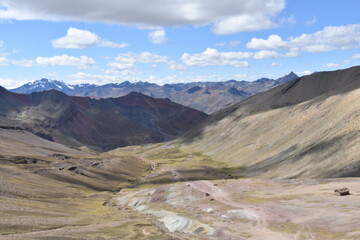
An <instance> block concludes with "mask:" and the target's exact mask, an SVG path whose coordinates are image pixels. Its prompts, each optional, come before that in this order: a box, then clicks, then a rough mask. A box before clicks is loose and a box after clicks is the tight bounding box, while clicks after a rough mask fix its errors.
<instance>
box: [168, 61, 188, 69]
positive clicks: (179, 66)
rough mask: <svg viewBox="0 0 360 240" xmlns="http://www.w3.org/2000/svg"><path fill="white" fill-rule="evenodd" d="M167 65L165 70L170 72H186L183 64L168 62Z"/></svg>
mask: <svg viewBox="0 0 360 240" xmlns="http://www.w3.org/2000/svg"><path fill="white" fill-rule="evenodd" d="M167 64H168V67H167V68H168V69H170V70H179V71H183V70H186V66H184V65H183V64H180V63H177V62H175V61H169V62H168V63H167Z"/></svg>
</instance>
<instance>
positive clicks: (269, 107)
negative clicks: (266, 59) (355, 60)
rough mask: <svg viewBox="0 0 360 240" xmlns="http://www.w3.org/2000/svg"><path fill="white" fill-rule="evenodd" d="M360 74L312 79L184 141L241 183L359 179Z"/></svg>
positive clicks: (260, 98) (207, 124) (233, 112)
mask: <svg viewBox="0 0 360 240" xmlns="http://www.w3.org/2000/svg"><path fill="white" fill-rule="evenodd" d="M359 87H360V67H353V68H349V69H345V70H339V71H334V72H319V73H315V74H312V75H309V76H305V77H302V78H299V79H296V80H293V81H291V82H288V83H286V84H284V85H281V86H278V87H276V88H274V89H271V90H269V91H267V92H265V93H262V94H258V95H255V96H253V97H251V98H249V99H247V100H244V101H242V102H240V103H238V104H236V105H233V106H230V107H228V108H226V109H224V110H222V111H220V112H219V113H217V114H215V115H213V116H211V117H210V118H208V119H207V120H206V121H204V122H203V123H202V124H200V125H199V126H197V127H196V128H195V129H192V130H191V131H190V132H189V134H187V135H186V137H184V138H183V139H182V140H181V143H182V144H183V146H184V147H185V148H190V149H195V150H201V151H203V152H204V153H206V154H208V155H210V156H212V157H213V158H214V159H215V160H216V161H219V162H223V163H227V164H228V165H229V166H230V167H232V168H237V169H238V174H239V175H241V176H262V177H276V178H294V177H303V178H304V177H341V176H360V161H359V159H360V152H359V149H360V145H359V143H360V141H359V140H360V122H359V114H358V113H359V110H360V104H359V102H360V101H359V99H360V89H359Z"/></svg>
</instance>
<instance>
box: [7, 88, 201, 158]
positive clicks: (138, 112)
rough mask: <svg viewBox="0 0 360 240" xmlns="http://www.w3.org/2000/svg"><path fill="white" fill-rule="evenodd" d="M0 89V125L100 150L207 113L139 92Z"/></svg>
mask: <svg viewBox="0 0 360 240" xmlns="http://www.w3.org/2000/svg"><path fill="white" fill-rule="evenodd" d="M0 91H1V93H0V124H1V125H3V126H8V127H18V128H23V129H27V130H29V131H31V132H33V133H35V134H37V135H38V136H41V137H43V138H46V139H48V140H51V141H55V142H59V143H62V144H65V145H68V146H82V145H85V146H88V147H90V148H93V149H97V150H100V151H104V150H109V149H113V148H116V147H120V146H126V145H133V144H144V143H152V142H161V141H165V140H169V139H172V138H174V137H176V136H179V135H180V134H182V133H184V132H185V131H186V130H188V129H189V128H190V127H192V126H193V125H194V124H196V123H198V122H200V121H202V120H203V119H205V118H206V117H207V115H206V114H204V113H202V112H199V111H197V110H194V109H191V108H188V107H184V106H182V105H179V104H177V103H173V102H171V101H170V100H167V99H153V98H151V97H148V96H145V95H143V94H140V93H130V94H128V95H126V96H124V97H120V98H110V99H99V100H96V99H91V98H88V97H70V96H67V95H66V94H64V93H62V92H58V91H56V90H51V91H45V92H36V93H32V94H29V95H27V94H15V93H11V92H8V91H6V90H5V89H4V88H1V89H0Z"/></svg>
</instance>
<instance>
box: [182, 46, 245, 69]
mask: <svg viewBox="0 0 360 240" xmlns="http://www.w3.org/2000/svg"><path fill="white" fill-rule="evenodd" d="M251 56H252V54H251V53H247V52H219V51H218V50H216V49H213V48H207V49H206V50H205V51H204V52H202V53H196V54H194V55H190V54H188V53H184V54H183V55H182V56H181V60H182V61H183V62H184V63H185V64H186V65H188V66H202V67H205V66H233V67H239V68H240V67H249V66H250V64H249V63H248V62H246V61H237V60H233V59H245V58H250V57H251Z"/></svg>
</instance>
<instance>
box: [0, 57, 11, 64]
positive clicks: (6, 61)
mask: <svg viewBox="0 0 360 240" xmlns="http://www.w3.org/2000/svg"><path fill="white" fill-rule="evenodd" d="M9 64H10V60H9V59H7V58H6V57H0V66H7V65H9Z"/></svg>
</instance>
